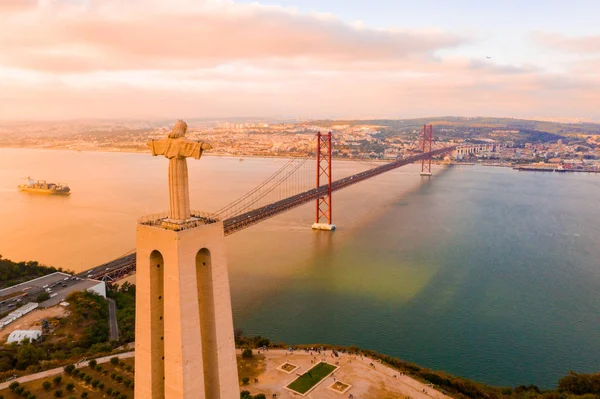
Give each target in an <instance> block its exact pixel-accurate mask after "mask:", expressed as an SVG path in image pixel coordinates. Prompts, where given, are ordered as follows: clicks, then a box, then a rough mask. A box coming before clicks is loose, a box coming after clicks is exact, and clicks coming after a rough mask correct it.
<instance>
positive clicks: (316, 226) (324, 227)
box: [312, 223, 335, 231]
mask: <svg viewBox="0 0 600 399" xmlns="http://www.w3.org/2000/svg"><path fill="white" fill-rule="evenodd" d="M312 228H313V230H328V231H331V230H335V224H328V223H313V225H312Z"/></svg>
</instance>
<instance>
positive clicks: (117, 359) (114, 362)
mask: <svg viewBox="0 0 600 399" xmlns="http://www.w3.org/2000/svg"><path fill="white" fill-rule="evenodd" d="M110 364H112V365H113V366H116V365H117V364H119V358H118V357H116V356H114V357H111V358H110Z"/></svg>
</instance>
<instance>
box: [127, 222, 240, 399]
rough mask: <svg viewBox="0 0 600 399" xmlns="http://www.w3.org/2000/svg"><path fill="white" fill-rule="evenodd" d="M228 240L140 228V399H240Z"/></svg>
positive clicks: (205, 232)
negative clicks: (228, 266)
mask: <svg viewBox="0 0 600 399" xmlns="http://www.w3.org/2000/svg"><path fill="white" fill-rule="evenodd" d="M223 239H224V236H223V223H222V222H217V223H212V224H208V225H201V226H199V227H194V228H189V229H186V230H182V231H173V230H170V229H166V228H163V227H161V226H160V225H144V224H139V225H138V227H137V271H136V275H137V283H136V296H137V298H136V326H135V337H136V340H135V399H234V398H239V386H238V374H237V364H236V358H235V344H234V337H233V318H232V312H231V297H230V290H229V277H228V274H227V262H226V255H225V246H224V242H223Z"/></svg>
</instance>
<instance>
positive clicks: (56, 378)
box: [52, 375, 62, 397]
mask: <svg viewBox="0 0 600 399" xmlns="http://www.w3.org/2000/svg"><path fill="white" fill-rule="evenodd" d="M52 381H54V385H60V383H61V382H62V377H61V376H60V375H57V376H56V377H54V379H53V380H52ZM57 397H58V396H57Z"/></svg>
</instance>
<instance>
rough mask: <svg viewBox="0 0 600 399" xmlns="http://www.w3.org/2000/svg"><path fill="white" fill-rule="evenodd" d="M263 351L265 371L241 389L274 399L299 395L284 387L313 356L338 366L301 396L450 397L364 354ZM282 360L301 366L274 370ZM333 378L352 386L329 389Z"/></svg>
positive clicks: (368, 398) (308, 365)
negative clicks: (336, 355) (293, 369)
mask: <svg viewBox="0 0 600 399" xmlns="http://www.w3.org/2000/svg"><path fill="white" fill-rule="evenodd" d="M239 352H240V351H238V353H239ZM261 352H262V351H261ZM254 353H257V351H256V350H254ZM263 354H264V355H265V362H266V371H265V372H264V373H262V374H261V375H259V376H258V383H254V382H250V383H249V384H248V385H247V386H245V387H242V389H247V390H248V391H250V393H251V394H253V395H255V394H257V393H264V394H265V395H266V396H267V398H272V397H273V394H276V395H277V399H286V398H300V397H302V396H301V395H299V394H295V393H292V392H290V391H288V390H286V389H285V388H284V387H285V386H286V385H288V384H289V383H290V382H292V381H293V380H294V379H296V377H297V374H303V373H305V372H306V371H307V370H308V369H310V368H311V367H312V366H314V363H311V360H313V361H315V357H316V362H319V361H321V360H323V361H327V362H328V363H331V364H336V362H338V363H339V364H338V366H339V369H337V370H336V371H335V372H334V373H333V375H331V376H329V377H327V378H326V379H325V380H324V381H322V382H321V383H320V384H319V385H318V386H317V387H316V388H315V389H314V390H312V391H310V393H309V394H308V395H306V396H304V397H305V398H314V399H317V398H318V399H341V398H348V397H350V396H349V395H352V397H353V398H354V399H372V398H378V399H386V398H389V399H392V398H394V399H397V398H403V399H404V398H407V397H410V398H415V399H431V398H435V399H451V398H450V397H449V396H447V395H444V394H442V393H441V392H439V391H437V390H436V389H434V388H432V387H430V386H427V385H425V384H423V383H421V382H419V381H417V380H415V379H413V378H411V377H409V376H406V375H402V374H401V373H400V372H399V371H396V370H394V369H392V368H389V367H387V366H384V365H382V364H381V363H379V362H378V361H376V360H373V359H369V358H367V357H361V356H354V355H347V354H342V353H339V352H338V354H339V357H332V352H331V351H323V352H321V354H317V353H316V352H313V354H312V355H311V354H310V353H307V352H305V351H304V350H296V351H294V352H288V351H287V350H282V349H270V350H268V351H266V352H264V353H263ZM285 362H289V363H292V364H295V365H297V366H300V368H299V369H298V370H296V371H295V372H293V373H292V374H286V373H285V372H283V371H281V370H277V367H279V366H281V365H282V364H283V363H285ZM371 364H373V366H371ZM334 378H335V381H341V382H343V383H346V384H349V385H352V387H351V388H350V389H349V390H348V391H347V392H345V393H344V394H341V393H339V392H336V391H333V390H331V389H329V386H331V385H332V384H333V383H334Z"/></svg>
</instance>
